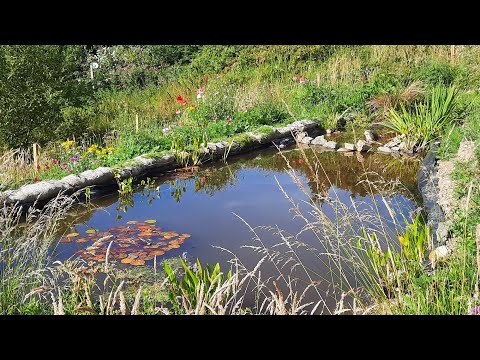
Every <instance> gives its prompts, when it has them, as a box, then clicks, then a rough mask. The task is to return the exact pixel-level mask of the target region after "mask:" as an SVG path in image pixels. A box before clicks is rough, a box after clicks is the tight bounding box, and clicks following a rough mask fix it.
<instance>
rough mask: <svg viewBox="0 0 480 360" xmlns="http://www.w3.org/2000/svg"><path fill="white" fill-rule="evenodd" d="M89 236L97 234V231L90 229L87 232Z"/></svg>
mask: <svg viewBox="0 0 480 360" xmlns="http://www.w3.org/2000/svg"><path fill="white" fill-rule="evenodd" d="M85 232H86V233H87V234H95V233H96V232H97V230H96V229H88V230H87V231H85Z"/></svg>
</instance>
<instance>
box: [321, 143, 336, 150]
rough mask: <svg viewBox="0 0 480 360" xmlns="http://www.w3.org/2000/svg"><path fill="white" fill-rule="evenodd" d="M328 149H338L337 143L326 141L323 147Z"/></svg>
mask: <svg viewBox="0 0 480 360" xmlns="http://www.w3.org/2000/svg"><path fill="white" fill-rule="evenodd" d="M324 146H325V147H326V148H328V149H334V150H336V149H338V143H337V142H335V141H327V143H326V144H325V145H324Z"/></svg>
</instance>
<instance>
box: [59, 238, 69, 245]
mask: <svg viewBox="0 0 480 360" xmlns="http://www.w3.org/2000/svg"><path fill="white" fill-rule="evenodd" d="M60 242H61V243H62V244H63V243H71V242H72V239H70V238H67V237H64V238H61V239H60Z"/></svg>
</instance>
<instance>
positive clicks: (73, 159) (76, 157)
mask: <svg viewBox="0 0 480 360" xmlns="http://www.w3.org/2000/svg"><path fill="white" fill-rule="evenodd" d="M78 160H80V157H79V156H78V155H75V156H73V157H71V158H70V161H73V162H75V161H78Z"/></svg>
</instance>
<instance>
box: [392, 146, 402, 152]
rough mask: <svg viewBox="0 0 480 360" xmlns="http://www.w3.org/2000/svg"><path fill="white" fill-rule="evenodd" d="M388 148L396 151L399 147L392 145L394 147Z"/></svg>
mask: <svg viewBox="0 0 480 360" xmlns="http://www.w3.org/2000/svg"><path fill="white" fill-rule="evenodd" d="M390 149H391V150H392V151H396V152H398V151H400V148H399V147H398V146H394V147H392V148H390Z"/></svg>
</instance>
